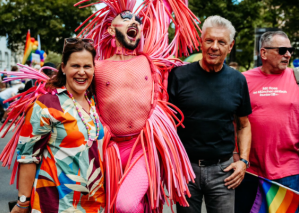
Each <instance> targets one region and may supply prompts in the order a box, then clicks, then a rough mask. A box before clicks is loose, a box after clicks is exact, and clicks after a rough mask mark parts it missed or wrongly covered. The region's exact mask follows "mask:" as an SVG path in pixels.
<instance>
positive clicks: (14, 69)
mask: <svg viewBox="0 0 299 213" xmlns="http://www.w3.org/2000/svg"><path fill="white" fill-rule="evenodd" d="M11 71H12V72H18V71H19V68H18V66H12V67H11ZM10 77H16V76H14V75H10ZM19 83H20V80H14V81H9V82H7V83H6V84H7V85H9V87H11V86H13V85H16V84H19Z"/></svg>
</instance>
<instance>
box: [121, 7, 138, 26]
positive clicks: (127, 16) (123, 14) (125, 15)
mask: <svg viewBox="0 0 299 213" xmlns="http://www.w3.org/2000/svg"><path fill="white" fill-rule="evenodd" d="M133 16H134V14H133V13H131V12H130V11H128V10H126V11H123V12H121V13H120V17H121V18H122V19H130V20H131V19H132V18H133ZM135 21H137V22H138V23H139V24H142V21H141V19H140V17H139V16H137V15H135Z"/></svg>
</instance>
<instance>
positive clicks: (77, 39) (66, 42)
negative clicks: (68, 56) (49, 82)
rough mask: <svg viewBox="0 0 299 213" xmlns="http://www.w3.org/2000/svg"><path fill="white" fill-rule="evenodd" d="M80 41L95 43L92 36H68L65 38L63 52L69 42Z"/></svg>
mask: <svg viewBox="0 0 299 213" xmlns="http://www.w3.org/2000/svg"><path fill="white" fill-rule="evenodd" d="M79 41H83V42H84V43H87V44H91V45H93V42H94V41H93V39H91V38H66V39H64V44H63V50H62V52H64V48H65V46H66V45H67V44H76V43H77V42H79Z"/></svg>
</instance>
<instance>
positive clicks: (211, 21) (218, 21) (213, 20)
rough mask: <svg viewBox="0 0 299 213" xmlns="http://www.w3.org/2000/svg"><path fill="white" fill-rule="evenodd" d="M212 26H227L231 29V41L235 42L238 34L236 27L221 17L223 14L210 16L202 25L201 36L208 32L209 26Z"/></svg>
mask: <svg viewBox="0 0 299 213" xmlns="http://www.w3.org/2000/svg"><path fill="white" fill-rule="evenodd" d="M210 27H221V28H226V29H228V30H229V31H230V33H229V39H230V43H232V42H233V40H234V37H235V34H236V29H235V28H234V26H233V25H232V23H231V22H230V21H229V20H227V19H225V18H223V17H221V16H217V15H216V16H209V17H208V18H207V19H206V20H205V21H204V23H203V25H202V34H201V37H203V35H204V34H205V32H206V29H207V28H210Z"/></svg>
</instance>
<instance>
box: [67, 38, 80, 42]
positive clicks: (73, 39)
mask: <svg viewBox="0 0 299 213" xmlns="http://www.w3.org/2000/svg"><path fill="white" fill-rule="evenodd" d="M77 41H78V39H77V38H67V39H66V42H67V43H76V42H77Z"/></svg>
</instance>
